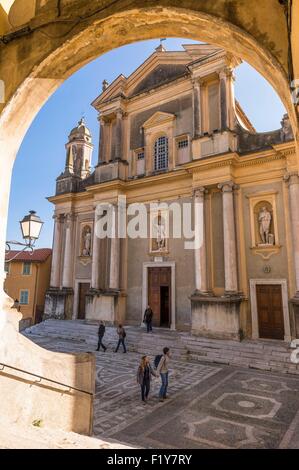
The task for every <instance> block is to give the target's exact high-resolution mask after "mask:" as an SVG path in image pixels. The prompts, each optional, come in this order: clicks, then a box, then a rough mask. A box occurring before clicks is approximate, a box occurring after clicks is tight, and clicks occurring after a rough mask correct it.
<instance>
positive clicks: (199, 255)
mask: <svg viewBox="0 0 299 470" xmlns="http://www.w3.org/2000/svg"><path fill="white" fill-rule="evenodd" d="M205 193H206V189H205V188H204V187H201V188H197V189H195V190H194V228H195V240H196V242H197V244H198V245H199V246H196V247H195V250H194V260H195V289H196V293H198V294H207V291H208V286H207V255H206V240H205V238H206V237H205V208H204V203H205Z"/></svg>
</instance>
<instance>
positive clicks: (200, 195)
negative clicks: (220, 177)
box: [193, 186, 208, 199]
mask: <svg viewBox="0 0 299 470" xmlns="http://www.w3.org/2000/svg"><path fill="white" fill-rule="evenodd" d="M207 193H208V190H207V189H206V188H205V187H204V186H200V187H198V188H194V189H193V196H194V197H195V198H196V199H204V197H205V194H207Z"/></svg>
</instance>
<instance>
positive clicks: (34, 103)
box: [0, 0, 298, 305]
mask: <svg viewBox="0 0 299 470" xmlns="http://www.w3.org/2000/svg"><path fill="white" fill-rule="evenodd" d="M270 1H271V2H272V0H270ZM43 3H46V4H47V3H48V2H43ZM76 3H77V4H78V8H79V6H80V5H79V4H81V7H82V4H83V3H84V2H78V1H77V2H76ZM86 3H87V2H86ZM114 3H115V2H114ZM116 3H122V2H116ZM132 3H133V4H135V3H136V4H138V3H139V2H138V1H136V2H132ZM149 3H151V2H149ZM156 3H157V2H156ZM161 3H164V2H161ZM165 3H167V4H169V5H168V7H155V8H137V7H136V8H134V9H130V10H126V9H125V8H123V7H122V11H120V12H116V13H113V12H112V11H109V9H108V10H107V12H106V16H105V15H104V17H103V14H101V15H100V17H97V16H96V17H93V15H91V17H92V19H91V20H86V22H84V21H82V22H79V23H78V24H75V25H74V26H73V28H71V31H69V26H68V32H66V33H64V34H62V35H61V34H60V35H57V34H55V28H54V33H50V34H49V33H48V32H47V33H46V37H45V44H44V50H43V49H42V48H41V44H40V42H41V41H40V40H41V35H40V34H38V32H35V33H32V34H31V35H30V36H27V37H25V39H23V45H20V43H19V42H18V40H16V42H15V43H9V44H8V46H9V47H8V48H7V50H4V51H3V53H2V55H1V59H0V60H1V61H2V63H3V66H4V67H3V74H4V80H5V77H7V81H6V83H8V89H7V95H8V96H9V98H10V99H9V101H8V102H7V103H6V105H5V106H4V108H3V110H2V113H1V116H0V155H1V159H0V174H1V175H5V178H2V182H1V187H0V265H4V241H5V232H6V220H7V208H8V199H9V190H10V178H11V172H12V166H13V162H14V160H15V157H16V154H17V151H18V149H19V146H20V144H21V142H22V139H23V137H24V135H25V133H26V131H27V129H28V127H29V126H30V124H31V122H32V120H33V118H34V117H35V115H36V114H37V113H38V111H39V110H40V109H41V107H42V106H43V104H44V103H45V101H46V100H47V99H48V98H49V97H50V96H51V94H52V93H53V92H54V91H55V90H56V89H57V88H58V87H59V85H60V84H61V83H62V82H63V81H64V80H66V79H67V78H68V77H69V76H70V75H71V74H73V73H74V72H76V71H77V70H78V69H80V68H81V67H82V66H83V65H85V64H86V63H87V62H89V61H91V60H93V59H94V58H96V57H98V56H99V55H101V54H103V53H105V52H108V51H109V50H111V49H113V48H116V47H119V46H122V45H125V44H129V43H133V42H136V41H138V40H145V39H152V38H156V37H160V36H168V37H186V38H191V39H194V40H201V41H205V42H209V43H212V44H215V45H218V46H221V47H223V48H224V49H226V50H228V51H231V52H232V53H234V54H236V55H238V56H240V57H241V58H242V59H244V60H246V61H247V62H248V63H250V64H251V65H252V66H253V67H254V68H255V69H256V70H257V71H259V72H260V73H261V74H262V75H263V76H264V77H265V78H266V79H267V80H268V81H269V83H270V84H271V85H272V86H273V87H274V89H275V90H276V91H277V93H278V95H279V96H280V98H281V100H282V102H283V103H284V105H285V107H286V109H287V111H288V113H289V116H290V120H291V123H292V127H293V130H294V135H295V136H296V139H297V140H298V122H297V116H296V110H295V106H294V105H293V103H292V100H291V93H290V89H289V83H288V77H287V74H286V70H285V68H284V66H283V65H282V63H281V62H283V60H282V61H281V62H280V61H278V60H277V58H276V57H275V56H274V55H273V54H271V52H270V51H269V49H267V48H266V47H265V46H264V45H263V44H262V43H261V42H259V41H258V40H257V39H256V38H254V36H253V35H250V34H249V33H248V32H245V30H244V29H242V28H240V27H238V26H236V25H235V24H232V23H229V22H228V21H226V20H224V19H221V18H219V17H218V16H216V14H214V15H212V14H207V13H204V12H199V11H195V9H194V10H193V9H192V4H195V3H196V2H192V1H186V2H181V5H185V4H186V6H189V9H183V8H177V7H176V6H175V5H177V2H176V1H172V2H171V1H168V2H165ZM272 3H273V2H272ZM194 7H195V5H194ZM109 13H110V15H109ZM215 13H217V12H215ZM65 22H66V23H67V20H65ZM71 24H73V23H71ZM9 60H11V61H16V62H17V64H16V65H14V68H16V72H15V73H14V74H13V75H11V73H12V68H11V63H10V64H9V63H8V61H9ZM12 63H13V62H12ZM18 65H19V68H18ZM9 76H10V78H11V80H9V79H8V77H9ZM3 276H4V274H2V273H1V270H0V285H2V279H1V277H2V278H3ZM0 296H1V297H2V298H1V297H0V302H2V305H4V301H7V298H6V297H5V295H4V293H3V292H2V294H0ZM0 305H1V303H0Z"/></svg>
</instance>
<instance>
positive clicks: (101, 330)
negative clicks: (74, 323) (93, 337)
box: [97, 321, 107, 351]
mask: <svg viewBox="0 0 299 470" xmlns="http://www.w3.org/2000/svg"><path fill="white" fill-rule="evenodd" d="M105 330H106V328H105V325H104V322H102V321H101V322H100V326H99V331H98V335H99V342H98V348H97V351H99V350H100V347H101V346H102V348H103V349H104V351H106V349H107V348H106V346H104V344H103V343H102V341H103V337H104V334H105Z"/></svg>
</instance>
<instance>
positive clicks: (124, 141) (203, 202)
mask: <svg viewBox="0 0 299 470" xmlns="http://www.w3.org/2000/svg"><path fill="white" fill-rule="evenodd" d="M240 62H241V61H240V60H239V59H238V58H236V57H233V56H232V55H231V54H228V53H227V52H225V51H223V50H221V49H218V48H215V47H212V46H209V45H204V44H196V45H187V46H184V50H182V51H177V52H168V51H166V50H165V49H164V48H163V46H159V47H158V48H157V49H156V51H155V52H154V53H153V54H152V55H151V56H150V57H149V58H148V59H147V60H146V61H145V62H144V63H143V64H142V65H141V66H140V67H139V68H138V69H137V70H135V72H134V73H132V74H131V75H130V76H129V77H128V78H126V77H124V76H123V75H120V76H119V77H118V78H117V79H116V80H114V82H112V83H111V84H110V85H109V84H108V83H107V82H104V83H103V90H102V93H101V94H100V96H99V97H97V98H96V99H95V100H94V102H93V103H92V105H93V106H94V108H95V109H96V110H97V112H98V119H99V125H100V140H99V147H98V160H97V165H96V167H95V168H94V169H93V170H91V158H92V152H93V144H92V137H91V134H90V131H89V130H88V128H87V126H86V125H85V123H84V121H83V120H81V121H80V122H79V124H78V126H77V127H76V128H74V129H73V130H72V131H71V133H70V135H69V139H68V143H67V144H66V164H65V170H64V172H63V173H62V174H61V175H60V176H59V177H58V178H57V183H56V194H55V196H53V197H50V198H49V200H50V201H51V202H52V203H53V204H54V206H55V214H54V218H55V228H54V241H53V256H52V271H51V287H50V289H49V290H48V292H47V296H46V306H45V312H44V318H45V319H47V318H59V319H86V320H90V321H95V320H104V321H106V322H108V323H112V324H115V323H117V322H122V323H124V324H131V325H138V324H140V323H142V319H143V313H144V310H145V308H146V307H147V305H150V306H151V308H152V309H153V312H154V317H153V323H154V326H157V327H166V328H172V329H178V330H185V331H192V332H193V333H194V334H199V335H203V336H208V337H215V338H228V339H236V340H240V339H242V338H244V337H248V338H255V339H257V338H270V339H278V340H285V341H289V340H291V339H292V338H294V337H296V336H297V337H298V334H299V311H298V310H297V309H298V305H299V294H298V291H299V240H298V232H299V220H298V218H297V215H296V210H295V207H296V205H297V204H298V203H299V180H298V174H297V171H296V161H295V145H294V140H293V136H292V131H291V128H290V124H289V120H288V116H287V115H285V116H284V117H283V119H282V123H281V128H280V129H277V130H275V131H273V132H268V133H257V132H256V131H255V129H254V127H253V126H252V124H251V123H250V120H249V119H248V117H247V116H246V115H245V113H244V111H243V110H242V108H241V106H240V104H239V103H238V102H237V101H236V99H235V96H234V69H235V68H236V67H237V66H238V65H239V64H240ZM140 207H142V209H143V218H139V219H138V222H137V218H136V214H137V212H138V210H139V211H141V209H140ZM99 208H100V210H99ZM108 212H109V214H110V216H111V217H110V219H109V218H107V217H108V215H107V214H108ZM108 219H109V220H108ZM178 221H179V222H178ZM110 222H111V223H110ZM121 225H122V226H125V230H123V228H121V229H120V226H121ZM130 225H131V228H132V227H133V228H134V230H133V232H134V234H135V235H133V236H132V234H131V233H130V230H129V227H130ZM107 226H110V232H111V233H112V235H113V236H103V233H104V231H105V230H106V228H107ZM145 226H146V228H147V230H146V231H145V230H144V227H145ZM178 228H179V229H180V230H179V231H180V234H181V235H180V236H178V235H177V231H178ZM108 232H109V230H108ZM111 233H110V235H111ZM136 233H137V235H136ZM138 234H139V235H138ZM192 237H193V238H194V240H195V241H197V243H193V245H192V243H191V241H192ZM188 243H189V245H188Z"/></svg>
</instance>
